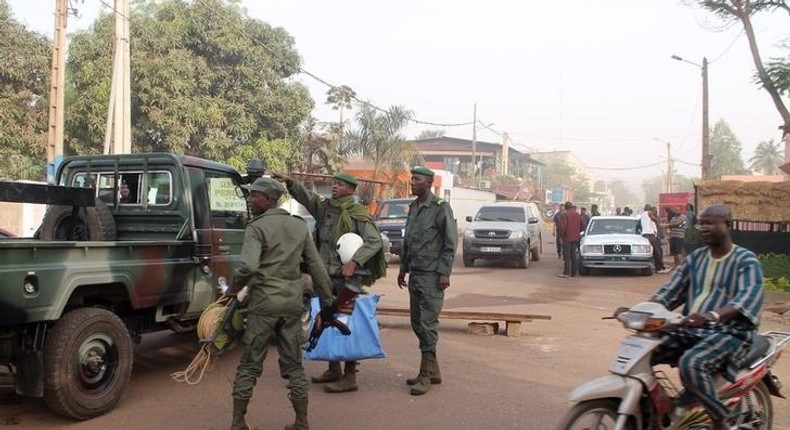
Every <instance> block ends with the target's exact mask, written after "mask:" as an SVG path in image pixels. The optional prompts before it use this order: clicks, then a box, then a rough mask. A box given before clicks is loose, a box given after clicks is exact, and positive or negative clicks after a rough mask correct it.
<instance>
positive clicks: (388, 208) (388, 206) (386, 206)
mask: <svg viewBox="0 0 790 430" xmlns="http://www.w3.org/2000/svg"><path fill="white" fill-rule="evenodd" d="M409 203H411V202H384V203H383V204H382V205H381V209H380V210H379V215H378V218H406V216H407V215H408V214H409Z"/></svg>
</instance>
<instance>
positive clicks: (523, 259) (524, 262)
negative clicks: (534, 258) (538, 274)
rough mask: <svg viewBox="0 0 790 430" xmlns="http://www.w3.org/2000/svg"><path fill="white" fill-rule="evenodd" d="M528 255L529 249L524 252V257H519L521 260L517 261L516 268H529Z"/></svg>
mask: <svg viewBox="0 0 790 430" xmlns="http://www.w3.org/2000/svg"><path fill="white" fill-rule="evenodd" d="M530 255H531V253H530V252H529V249H527V251H526V252H524V255H523V256H522V257H521V259H520V260H519V261H518V267H520V268H522V269H527V268H529V259H530Z"/></svg>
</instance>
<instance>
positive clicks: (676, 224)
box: [669, 206, 686, 267]
mask: <svg viewBox="0 0 790 430" xmlns="http://www.w3.org/2000/svg"><path fill="white" fill-rule="evenodd" d="M672 215H673V216H672V218H671V220H670V221H669V255H671V256H672V260H673V262H674V263H675V267H678V266H680V262H681V261H682V260H683V246H684V242H685V240H686V216H685V215H683V213H682V212H681V211H680V208H679V207H677V206H676V207H674V208H672Z"/></svg>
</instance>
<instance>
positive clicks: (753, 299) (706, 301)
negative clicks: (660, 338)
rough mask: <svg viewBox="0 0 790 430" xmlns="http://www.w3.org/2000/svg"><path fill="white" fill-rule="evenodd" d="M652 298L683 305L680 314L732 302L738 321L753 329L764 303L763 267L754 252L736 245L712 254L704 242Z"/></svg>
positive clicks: (674, 304) (671, 304)
mask: <svg viewBox="0 0 790 430" xmlns="http://www.w3.org/2000/svg"><path fill="white" fill-rule="evenodd" d="M672 273H673V274H672V276H671V277H670V278H669V280H668V281H667V282H666V283H665V284H664V285H662V286H661V287H660V288H659V289H658V291H656V293H655V294H654V295H653V297H652V299H653V300H655V301H657V302H659V303H661V304H663V305H664V306H667V307H668V308H670V309H674V308H676V307H678V306H680V305H683V315H690V314H691V313H695V312H701V313H704V312H710V311H715V310H717V309H721V308H723V307H726V306H731V307H733V308H735V309H737V310H738V312H739V313H740V314H741V316H742V317H743V318H741V321H737V320H734V321H728V322H727V323H725V325H729V324H732V325H736V324H738V323H739V322H744V320H745V322H748V324H747V326H751V327H750V328H751V329H755V328H756V327H757V326H758V325H759V324H760V311H761V310H762V307H763V295H764V290H763V270H762V266H761V265H760V261H759V260H757V256H755V255H754V253H753V252H751V251H749V250H748V249H746V248H743V247H741V246H738V245H733V248H732V249H731V250H730V252H728V253H727V255H725V256H723V257H722V258H713V256H711V254H710V248H709V247H707V246H704V247H702V248H699V249H697V250H695V251H694V252H692V253H691V254H689V255H688V256H687V257H686V258H685V259H684V260H683V263H681V265H680V266H678V268H677V269H675V270H674V271H673V272H672Z"/></svg>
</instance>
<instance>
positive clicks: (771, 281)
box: [765, 276, 790, 292]
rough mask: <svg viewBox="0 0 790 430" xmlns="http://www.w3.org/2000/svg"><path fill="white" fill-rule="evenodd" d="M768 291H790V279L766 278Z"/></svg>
mask: <svg viewBox="0 0 790 430" xmlns="http://www.w3.org/2000/svg"><path fill="white" fill-rule="evenodd" d="M765 290H766V291H785V292H787V291H790V279H787V278H785V277H784V276H783V277H781V278H765Z"/></svg>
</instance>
